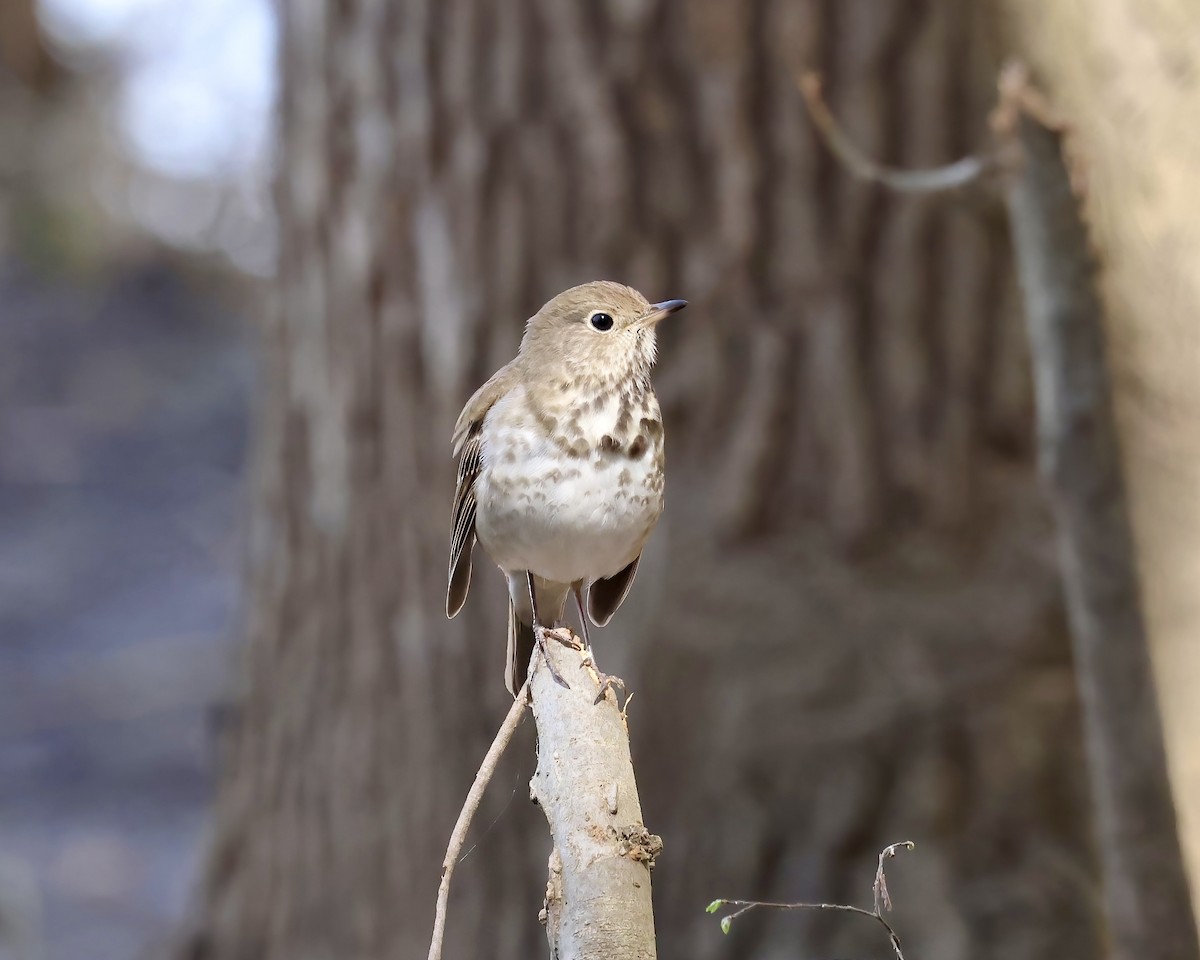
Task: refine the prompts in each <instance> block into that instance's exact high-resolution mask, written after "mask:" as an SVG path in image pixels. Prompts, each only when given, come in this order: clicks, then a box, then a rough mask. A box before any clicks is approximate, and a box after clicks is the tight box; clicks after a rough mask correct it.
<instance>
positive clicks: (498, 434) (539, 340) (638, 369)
mask: <svg viewBox="0 0 1200 960" xmlns="http://www.w3.org/2000/svg"><path fill="white" fill-rule="evenodd" d="M685 306H687V302H686V301H684V300H666V301H663V302H662V303H650V302H649V301H648V300H647V299H646V298H645V297H643V296H642V295H641V294H640V293H638V292H637V291H636V290H634V289H632V288H631V287H627V286H624V285H622V284H619V283H613V282H611V281H606V280H598V281H594V282H592V283H585V284H582V285H580V286H577V287H572V288H571V289H570V290H566V291H564V292H563V293H560V294H559V295H558V296H556V297H554V299H552V300H550V301H549V302H548V303H546V304H545V306H543V307H542V308H541V309H540V310H539V311H538V312H537V313H536V314H534V315H533V317H531V318H530V319H529V321H528V323H527V324H526V327H525V335H524V337H523V338H522V340H521V347H520V350H519V352H518V353H517V356H516V357H515V358H514V359H513V360H512V361H511V362H509V363H508V364H507V365H505V366H504V367H502V368H501V369H500V370H498V371H496V373H495V374H494V375H493V376H492V377H491V379H490V380H488V381H487V383H485V384H484V385H483V386H482V387H480V388H479V389H478V390H477V391H476V392H475V395H474V396H472V397H471V399H470V400H468V401H467V405H466V406H465V407H464V408H463V411H462V413H461V414H460V415H459V418H458V422H457V423H456V424H455V427H454V437H453V443H454V455H455V457H457V458H458V487H457V490H456V491H455V495H454V510H453V516H454V529H453V537H452V539H451V545H450V568H449V588H448V590H447V592H446V615H447V616H449V617H453V616H454V615H455V614H457V613H458V611H459V610H461V609H462V606H463V603H464V601H465V600H466V598H467V590H468V588H469V587H470V583H471V560H472V552H473V549H474V546H475V542H476V540H478V542H479V543H480V544H481V545H482V546H483V549H484V550H485V551H486V552H487V554H488V556H490V557H491V559H492V560H493V561H494V562H495V563H496V565H497V566H498V567H499V568H500V569H501V570H502V571H503V572H504V574H505V576H506V577H507V578H508V598H509V604H508V655H507V666H506V669H505V675H504V682H505V686H507V688H508V691H509V693H511V694H512V695H513V696H516V694H517V691H518V690H519V689H520V687H521V685H522V683H523V682H524V678H525V675H526V673H527V672H528V670H529V663H530V658H531V657H532V656H533V652H534V650H535V648H536V647H541V648H542V649H543V650H544V649H545V636H546V633H547V630H548V629H549V628H553V627H557V626H558V625H560V624H561V623H562V619H563V615H564V611H565V609H566V605H567V600H568V598H569V597H570V595H571V594H574V597H575V601H576V604H577V606H578V609H579V619H580V628H581V630H582V632H583V638H584V643H585V644H586V645H587V647H588V648H589V649H590V647H591V640H590V638H589V636H588V627H587V622H588V620H589V619H590V620H591V622H592V623H593V624H595V625H596V626H604V625H605V624H607V623H608V622H609V620H611V619H612V616H613V614H614V613H616V611H617V609H618V608H619V607H620V606H621V604H622V602H623V601H624V600H625V597H626V596H627V595H628V594H629V589H630V587H631V586H632V585H633V578H634V576H635V574H636V573H637V568H638V562H639V560H640V559H641V555H642V548H643V547H644V546H645V544H646V540H647V539H648V538H649V536H650V533H651V531H653V529H654V527H655V525H656V524H657V523H658V518H659V516H660V515H661V514H662V510H663V424H662V415H661V413H660V411H659V406H658V399H657V398H656V397H655V395H654V390H653V388H652V387H651V385H650V371H651V368H652V367H653V366H654V360H655V354H656V344H655V328H656V327H657V325H658V323H659V321H660V320H662V319H663V318H664V317H667V316H669V315H670V314H672V313H674V312H675V311H677V310H680V309H682V308H683V307H685ZM585 597H586V599H585ZM546 663H547V665H548V666H549V668H550V671H551V673H552V675H553V676H554V678H555V680H557V681H558V682H559V683H562V684H563V685H564V686H565V685H566V684H565V681H563V679H562V677H561V676H560V675H559V674H558V673H557V671H555V670H554V668H553V666H552V665H551V664H550V661H549V659H547V660H546ZM601 693H603V689H602V691H601Z"/></svg>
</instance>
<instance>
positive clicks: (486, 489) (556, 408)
mask: <svg viewBox="0 0 1200 960" xmlns="http://www.w3.org/2000/svg"><path fill="white" fill-rule="evenodd" d="M564 393H566V391H564ZM571 401H572V402H571V403H570V404H568V403H567V402H566V400H565V398H564V399H563V400H562V401H561V402H557V403H555V402H545V401H543V402H537V401H536V400H535V398H534V397H533V396H532V395H531V392H530V391H529V390H528V389H527V388H526V387H525V386H518V387H517V388H516V389H514V390H512V391H510V392H509V393H508V394H507V395H506V396H505V397H504V398H503V399H501V400H500V401H498V402H497V403H496V404H495V405H494V406H493V407H492V409H491V410H490V411H489V412H488V415H487V418H486V419H485V420H484V423H483V450H482V465H481V469H480V473H479V477H478V479H477V480H476V483H475V495H476V501H477V507H476V511H477V512H476V518H475V525H476V532H477V534H478V537H479V541H480V543H481V544H482V545H483V546H484V548H485V549H486V550H487V551H488V553H489V554H490V555H491V556H492V558H493V560H495V562H496V563H497V564H498V565H499V566H500V567H502V568H504V569H508V570H529V571H530V572H532V573H533V574H534V575H535V576H538V577H542V578H544V579H546V580H550V581H555V582H558V583H573V582H576V581H579V580H592V579H597V578H601V577H609V576H612V575H614V574H615V573H617V572H618V571H620V570H621V569H622V568H623V567H625V566H626V565H627V564H629V563H630V562H631V561H632V560H633V559H634V558H635V557H637V556H638V554H639V553H640V552H641V550H642V546H643V544H645V542H646V538H647V537H648V536H649V535H650V532H651V531H652V530H653V529H654V526H655V524H656V523H657V522H658V518H659V515H660V514H661V513H662V509H663V430H662V420H661V415H660V413H659V408H658V401H657V400H656V398H655V397H654V394H653V392H652V391H650V390H649V389H646V390H644V391H639V392H638V393H637V394H635V395H630V394H629V393H624V394H622V393H620V392H618V391H616V390H607V391H606V390H598V391H596V392H594V393H592V394H591V395H590V396H589V395H584V396H580V395H579V394H578V393H576V392H574V391H572V392H571Z"/></svg>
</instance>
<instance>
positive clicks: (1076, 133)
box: [998, 0, 1200, 904]
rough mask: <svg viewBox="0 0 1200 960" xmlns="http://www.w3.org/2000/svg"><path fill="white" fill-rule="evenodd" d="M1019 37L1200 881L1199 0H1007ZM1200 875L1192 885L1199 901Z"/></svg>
mask: <svg viewBox="0 0 1200 960" xmlns="http://www.w3.org/2000/svg"><path fill="white" fill-rule="evenodd" d="M998 6H999V7H1000V8H1001V9H1002V10H1003V13H1004V17H1003V22H1004V23H1006V24H1007V25H1008V27H1009V30H1008V31H1007V33H1008V37H1007V40H1006V43H1007V45H1008V47H1009V49H1011V50H1012V51H1013V52H1015V53H1016V54H1017V55H1018V56H1020V57H1021V58H1022V59H1023V60H1024V61H1025V62H1027V63H1028V64H1030V66H1031V67H1032V68H1033V69H1034V71H1035V73H1036V76H1037V82H1038V85H1039V87H1041V88H1042V89H1043V90H1045V91H1046V93H1047V94H1048V96H1049V97H1050V99H1051V101H1052V102H1053V104H1054V106H1055V109H1056V111H1058V112H1059V113H1060V114H1061V116H1062V117H1063V119H1064V120H1065V121H1066V122H1067V124H1068V128H1069V132H1070V136H1069V137H1068V140H1067V145H1068V147H1069V148H1070V151H1069V152H1070V154H1071V155H1072V156H1073V157H1074V158H1075V159H1076V161H1077V164H1076V169H1075V174H1076V177H1077V179H1078V181H1079V183H1080V185H1081V186H1082V187H1083V190H1082V197H1083V201H1084V212H1085V217H1086V220H1087V222H1088V226H1089V233H1090V237H1091V241H1092V243H1093V244H1094V246H1095V249H1096V252H1097V254H1098V258H1099V261H1100V265H1101V269H1100V272H1099V276H1098V282H1099V284H1100V288H1101V291H1102V294H1103V298H1104V302H1105V308H1106V309H1105V320H1106V328H1107V341H1108V355H1109V365H1110V368H1111V370H1112V378H1113V392H1114V396H1115V400H1116V408H1117V426H1118V432H1119V434H1120V437H1121V453H1122V460H1123V466H1124V469H1125V475H1126V477H1127V478H1128V489H1129V497H1130V511H1131V516H1132V520H1133V528H1134V534H1135V543H1136V546H1137V550H1138V561H1139V569H1140V570H1141V573H1142V582H1141V588H1142V592H1143V594H1144V603H1145V611H1146V619H1147V626H1148V628H1149V632H1150V647H1151V654H1152V659H1153V664H1154V672H1155V674H1156V677H1157V681H1158V689H1159V695H1160V700H1161V704H1162V713H1163V724H1164V727H1165V732H1166V741H1167V754H1168V758H1169V759H1170V761H1171V768H1172V769H1171V773H1172V780H1173V783H1174V787H1175V802H1176V805H1177V807H1178V809H1179V823H1180V828H1181V831H1182V834H1183V840H1184V845H1185V849H1186V850H1187V853H1188V859H1189V866H1190V867H1191V872H1192V876H1193V878H1194V879H1195V878H1197V877H1200V751H1197V750H1196V749H1195V744H1196V742H1197V737H1198V736H1200V697H1197V696H1196V688H1197V684H1200V656H1198V655H1197V651H1198V650H1200V645H1197V642H1196V640H1197V636H1198V635H1200V591H1197V590H1196V584H1197V582H1200V498H1197V497H1196V495H1195V492H1196V490H1197V489H1200V443H1197V436H1198V434H1197V432H1196V426H1195V425H1196V423H1197V419H1198V418H1200V380H1198V379H1197V377H1196V355H1197V347H1198V346H1200V327H1198V326H1197V317H1200V284H1198V283H1197V276H1198V274H1197V271H1196V264H1197V262H1200V180H1198V179H1197V178H1196V176H1195V171H1196V170H1197V169H1198V168H1200V136H1197V135H1196V134H1195V133H1194V132H1193V129H1194V128H1193V124H1192V119H1191V118H1192V117H1194V116H1195V115H1196V113H1197V111H1198V110H1200V72H1198V71H1197V70H1196V69H1195V64H1196V63H1198V62H1200V7H1198V6H1197V5H1196V4H1194V3H1190V2H1188V0H1103V2H1096V3H1090V2H1084V0H1069V2H1064V3H1053V4H1047V3H1042V2H1040V0H1001V2H1000V3H999V4H998ZM1197 895H1200V883H1196V882H1193V903H1194V904H1200V900H1197Z"/></svg>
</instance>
